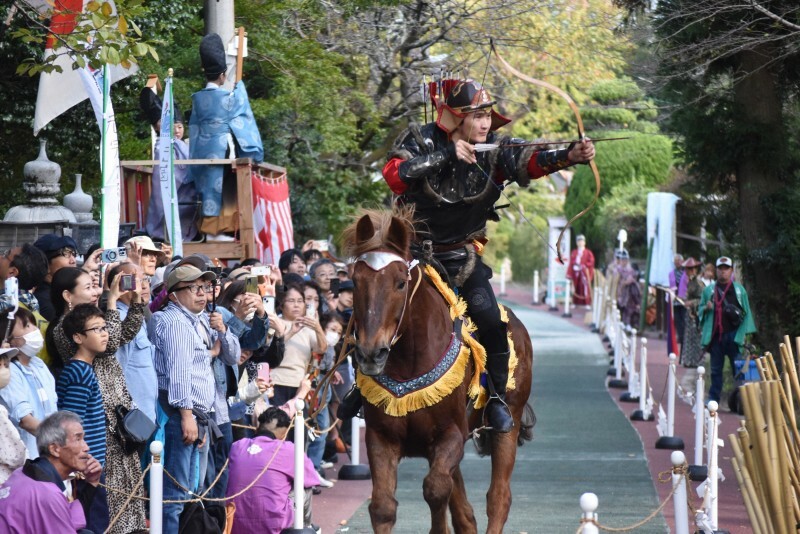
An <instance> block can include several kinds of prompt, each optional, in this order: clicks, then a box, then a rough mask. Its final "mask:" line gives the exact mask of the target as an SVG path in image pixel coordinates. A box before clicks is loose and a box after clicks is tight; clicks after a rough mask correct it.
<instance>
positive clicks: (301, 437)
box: [281, 399, 314, 534]
mask: <svg viewBox="0 0 800 534" xmlns="http://www.w3.org/2000/svg"><path fill="white" fill-rule="evenodd" d="M305 405H306V403H305V402H303V400H302V399H297V400H295V401H294V406H295V409H296V410H297V412H296V413H295V416H294V489H293V492H294V523H292V528H285V529H283V530H282V531H281V534H313V533H314V530H313V529H312V528H311V527H305V526H304V521H303V519H304V515H305V514H304V510H305V501H306V493H305V492H306V484H305V480H304V477H305V472H306V471H305V463H306V447H305V438H306V424H305V419H304V418H303V408H305Z"/></svg>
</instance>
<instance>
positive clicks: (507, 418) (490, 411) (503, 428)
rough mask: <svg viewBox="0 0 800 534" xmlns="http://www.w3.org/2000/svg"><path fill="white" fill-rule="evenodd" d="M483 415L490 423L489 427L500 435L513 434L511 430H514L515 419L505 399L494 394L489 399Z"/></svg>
mask: <svg viewBox="0 0 800 534" xmlns="http://www.w3.org/2000/svg"><path fill="white" fill-rule="evenodd" d="M483 414H484V416H485V418H486V420H487V421H486V422H487V423H488V424H487V427H488V428H490V429H492V430H493V431H494V432H497V433H498V434H505V433H507V432H511V429H512V428H514V417H513V416H512V415H511V410H510V409H509V407H508V404H506V401H505V399H504V398H503V397H502V396H500V395H497V394H494V395H492V396H490V397H489V400H488V401H487V402H486V406H485V407H484V409H483Z"/></svg>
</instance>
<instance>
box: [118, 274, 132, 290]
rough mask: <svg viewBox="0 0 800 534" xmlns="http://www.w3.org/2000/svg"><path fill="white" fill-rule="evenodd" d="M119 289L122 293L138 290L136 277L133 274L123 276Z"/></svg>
mask: <svg viewBox="0 0 800 534" xmlns="http://www.w3.org/2000/svg"><path fill="white" fill-rule="evenodd" d="M119 288H120V289H121V290H122V291H133V290H135V289H136V277H135V276H134V275H132V274H123V275H122V278H121V279H120V281H119Z"/></svg>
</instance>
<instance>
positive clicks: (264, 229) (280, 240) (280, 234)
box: [250, 173, 294, 265]
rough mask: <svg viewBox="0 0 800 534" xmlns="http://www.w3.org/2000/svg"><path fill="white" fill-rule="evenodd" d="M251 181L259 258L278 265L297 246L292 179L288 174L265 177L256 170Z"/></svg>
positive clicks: (266, 262) (264, 261)
mask: <svg viewBox="0 0 800 534" xmlns="http://www.w3.org/2000/svg"><path fill="white" fill-rule="evenodd" d="M250 180H251V183H252V186H253V226H254V228H253V230H254V233H255V238H256V248H257V249H258V258H259V259H260V260H261V261H262V262H263V263H264V264H267V265H276V264H277V263H278V259H279V258H280V257H281V254H282V253H283V252H284V251H285V250H288V249H290V248H294V229H293V227H292V207H291V205H290V204H289V182H288V180H287V179H286V175H285V174H283V175H281V176H279V177H277V178H262V177H261V176H258V175H257V174H255V173H253V175H252V176H251V179H250Z"/></svg>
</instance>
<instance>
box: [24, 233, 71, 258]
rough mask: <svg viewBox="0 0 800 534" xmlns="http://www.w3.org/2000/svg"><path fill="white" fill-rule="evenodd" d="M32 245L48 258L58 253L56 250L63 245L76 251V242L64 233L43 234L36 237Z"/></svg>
mask: <svg viewBox="0 0 800 534" xmlns="http://www.w3.org/2000/svg"><path fill="white" fill-rule="evenodd" d="M33 246H34V247H36V248H38V249H39V250H41V251H42V252H44V254H45V256H47V259H48V260H52V259H53V258H54V257H55V256H57V255H58V251H59V250H61V249H62V248H65V247H69V248H71V249H72V250H74V251H75V252H78V244H77V243H76V242H75V240H74V239H72V238H71V237H69V236H66V235H64V236H61V235H56V234H45V235H43V236H42V237H40V238H39V239H37V240H36V242H34V244H33Z"/></svg>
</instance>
